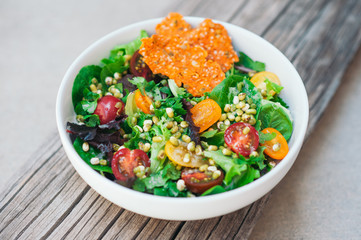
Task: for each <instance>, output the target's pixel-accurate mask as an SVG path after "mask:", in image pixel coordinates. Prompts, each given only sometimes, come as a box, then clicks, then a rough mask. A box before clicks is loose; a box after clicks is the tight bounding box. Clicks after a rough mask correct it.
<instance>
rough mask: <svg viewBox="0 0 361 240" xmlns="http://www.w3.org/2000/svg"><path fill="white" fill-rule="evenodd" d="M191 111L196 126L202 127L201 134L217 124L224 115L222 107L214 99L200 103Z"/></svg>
mask: <svg viewBox="0 0 361 240" xmlns="http://www.w3.org/2000/svg"><path fill="white" fill-rule="evenodd" d="M190 111H191V113H192V120H193V122H194V124H195V125H196V126H197V127H200V130H199V132H200V133H201V132H203V131H205V130H206V129H208V128H209V127H210V126H212V125H213V124H214V123H215V122H217V121H218V120H219V118H220V117H221V115H222V109H221V107H220V106H219V105H218V103H216V101H214V100H212V99H205V100H203V101H201V102H199V103H198V104H196V105H195V106H194V107H193V108H191V110H190Z"/></svg>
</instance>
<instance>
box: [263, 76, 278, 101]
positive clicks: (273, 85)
mask: <svg viewBox="0 0 361 240" xmlns="http://www.w3.org/2000/svg"><path fill="white" fill-rule="evenodd" d="M264 82H265V83H266V89H267V93H268V94H267V100H270V99H272V98H273V97H274V96H273V95H272V94H271V91H273V92H275V93H276V94H277V95H278V94H279V93H280V92H281V91H282V89H283V87H282V86H280V85H278V84H276V83H274V82H271V81H270V80H268V79H266V80H265V81H264Z"/></svg>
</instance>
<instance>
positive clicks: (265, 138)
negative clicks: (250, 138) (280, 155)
mask: <svg viewBox="0 0 361 240" xmlns="http://www.w3.org/2000/svg"><path fill="white" fill-rule="evenodd" d="M276 135H277V134H276V133H274V132H273V133H263V132H259V143H262V144H263V143H264V142H266V141H271V140H272V139H274V138H275V137H276Z"/></svg>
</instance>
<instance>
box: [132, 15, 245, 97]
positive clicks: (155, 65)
mask: <svg viewBox="0 0 361 240" xmlns="http://www.w3.org/2000/svg"><path fill="white" fill-rule="evenodd" d="M156 32H157V34H154V35H152V36H151V37H150V38H143V39H142V42H143V43H142V46H141V47H140V50H139V52H140V54H142V55H143V60H144V62H145V63H147V65H148V66H149V68H150V69H151V70H152V72H153V73H154V74H162V75H165V76H168V77H169V78H171V79H174V81H175V82H176V84H177V85H178V86H181V85H182V84H183V86H184V87H185V88H186V89H187V90H188V91H189V92H190V93H191V94H192V95H193V96H201V95H203V94H204V93H205V92H210V91H212V89H213V88H214V87H215V86H216V85H218V84H219V83H220V82H221V81H222V80H223V79H224V78H225V74H224V72H225V71H227V70H228V69H230V68H231V66H232V64H233V62H234V61H238V56H237V54H236V52H235V51H234V50H233V47H232V42H231V39H230V37H229V36H228V34H227V31H226V30H225V28H224V27H223V26H222V25H221V24H216V23H214V22H213V21H212V20H210V19H206V20H205V21H203V22H202V23H201V24H200V26H199V27H198V28H195V29H191V26H190V25H189V24H188V23H187V22H186V21H184V19H183V16H182V15H180V14H178V13H170V14H169V15H168V16H167V17H166V18H165V19H164V20H163V21H162V22H161V23H160V24H158V25H157V27H156Z"/></svg>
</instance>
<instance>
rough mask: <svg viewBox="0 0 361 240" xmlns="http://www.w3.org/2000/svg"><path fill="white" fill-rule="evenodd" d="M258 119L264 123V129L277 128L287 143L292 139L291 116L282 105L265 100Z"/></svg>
mask: <svg viewBox="0 0 361 240" xmlns="http://www.w3.org/2000/svg"><path fill="white" fill-rule="evenodd" d="M258 119H259V120H260V121H261V122H262V129H264V128H268V127H271V128H275V129H277V130H278V131H279V132H280V133H281V134H282V135H283V137H284V138H285V139H286V140H287V141H288V139H290V137H291V135H292V131H293V126H292V120H291V115H290V113H289V111H288V110H287V109H286V108H284V107H282V106H281V104H279V103H274V102H271V101H267V100H263V101H262V107H261V110H260V113H259V115H258Z"/></svg>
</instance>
